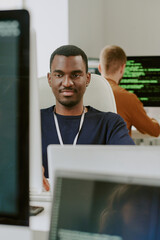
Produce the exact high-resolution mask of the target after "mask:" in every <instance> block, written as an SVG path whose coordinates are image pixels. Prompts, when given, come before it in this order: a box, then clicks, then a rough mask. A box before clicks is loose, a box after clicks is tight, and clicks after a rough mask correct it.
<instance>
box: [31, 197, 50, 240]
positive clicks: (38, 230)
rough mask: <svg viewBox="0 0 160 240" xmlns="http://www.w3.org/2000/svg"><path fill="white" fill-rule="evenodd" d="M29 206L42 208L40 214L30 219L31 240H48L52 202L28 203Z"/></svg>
mask: <svg viewBox="0 0 160 240" xmlns="http://www.w3.org/2000/svg"><path fill="white" fill-rule="evenodd" d="M30 205H31V206H42V207H44V210H43V211H42V212H41V213H39V214H38V215H36V216H31V217H30V228H31V230H32V231H33V240H48V234H49V228H50V217H51V208H52V202H51V201H37V202H36V201H30Z"/></svg>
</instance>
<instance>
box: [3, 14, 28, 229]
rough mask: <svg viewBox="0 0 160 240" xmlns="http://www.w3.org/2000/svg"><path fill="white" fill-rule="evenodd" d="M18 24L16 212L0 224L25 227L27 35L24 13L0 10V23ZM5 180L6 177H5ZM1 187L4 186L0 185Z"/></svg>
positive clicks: (26, 203)
mask: <svg viewBox="0 0 160 240" xmlns="http://www.w3.org/2000/svg"><path fill="white" fill-rule="evenodd" d="M7 20H17V21H18V22H19V23H20V31H21V34H20V36H19V37H20V43H19V46H18V50H19V56H18V58H19V66H18V98H17V99H18V147H17V148H18V149H17V152H18V184H19V185H18V196H17V203H18V211H17V213H16V214H15V215H9V214H1V213H0V224H11V225H22V226H28V225H29V39H30V37H29V35H30V34H29V32H30V30H29V29H30V20H29V13H28V11H26V10H6V11H5V10H4V11H0V21H7ZM8 177H9V176H8ZM0 184H4V183H2V182H1V183H0Z"/></svg>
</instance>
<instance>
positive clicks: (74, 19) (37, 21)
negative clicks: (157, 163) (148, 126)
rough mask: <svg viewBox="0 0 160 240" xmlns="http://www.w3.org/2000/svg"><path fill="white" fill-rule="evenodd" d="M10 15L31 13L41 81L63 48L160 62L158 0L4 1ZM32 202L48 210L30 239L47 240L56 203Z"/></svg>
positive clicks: (151, 141) (35, 220) (35, 219)
mask: <svg viewBox="0 0 160 240" xmlns="http://www.w3.org/2000/svg"><path fill="white" fill-rule="evenodd" d="M10 9H27V10H28V11H29V13H30V17H31V28H32V29H33V30H34V32H35V34H36V51H37V53H36V62H37V79H39V78H42V77H44V76H46V74H47V72H48V71H49V58H50V54H51V53H52V52H53V50H54V49H56V48H57V47H59V46H61V45H64V44H74V45H77V46H79V47H80V48H82V49H83V50H84V51H85V52H86V54H87V56H88V57H89V58H94V59H97V58H98V57H99V52H100V50H101V49H102V48H103V47H104V46H105V45H110V44H114V45H119V46H121V47H122V48H123V49H124V50H125V52H126V54H127V56H160V47H159V42H160V31H159V28H160V27H159V21H160V15H159V9H160V2H159V1H158V0H154V1H150V0H141V1H138V0H135V1H131V0H120V1H117V0H60V1H57V0H48V1H42V0H35V1H32V0H17V1H16V0H14V1H10V0H5V1H2V2H1V3H0V10H10ZM134 136H135V138H134V140H135V142H136V144H137V145H145V146H148V147H149V149H152V148H150V147H151V145H155V146H157V147H158V146H159V145H160V139H159V138H153V137H150V136H146V135H144V136H143V135H142V134H140V133H137V132H136V131H135V135H134ZM153 148H154V147H153ZM144 149H145V148H144ZM153 158H154V154H153ZM143 160H144V161H145V159H143ZM137 168H138V165H137ZM148 181H149V180H148ZM97 185H98V184H97ZM87 186H88V185H87ZM86 188H87V187H86ZM97 189H98V188H97ZM87 191H88V189H87ZM97 191H98V190H97ZM31 202H32V204H33V205H35V206H36V205H40V206H42V207H44V210H43V211H42V212H41V213H39V214H38V215H37V216H32V217H30V226H29V228H30V230H31V231H32V233H31V234H30V233H29V235H28V239H27V238H26V239H27V240H29V239H33V240H37V239H39V240H48V239H49V231H50V216H51V212H52V198H51V197H50V195H49V194H48V195H47V194H46V196H43V197H39V198H35V199H34V198H33V199H32V201H31ZM63 204H64V205H65V203H63ZM83 207H84V208H85V206H83ZM84 211H85V210H84ZM7 227H8V226H6V231H7V229H8V228H7ZM0 231H1V228H0ZM17 231H19V229H18V228H17ZM15 236H16V235H15ZM22 236H23V233H22ZM22 236H21V237H22ZM84 237H86V236H84ZM12 238H13V239H15V238H14V236H13V237H12Z"/></svg>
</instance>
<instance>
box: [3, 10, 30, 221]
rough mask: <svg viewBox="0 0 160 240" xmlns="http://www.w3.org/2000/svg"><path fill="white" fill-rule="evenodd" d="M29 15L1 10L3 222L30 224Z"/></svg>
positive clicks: (25, 12) (20, 11) (16, 11)
mask: <svg viewBox="0 0 160 240" xmlns="http://www.w3.org/2000/svg"><path fill="white" fill-rule="evenodd" d="M28 135H29V14H28V12H27V11H25V10H10V11H0V184H1V188H0V189H1V190H0V223H2V224H5V223H7V224H14V225H28V224H29V217H28V202H29V196H28V195H29V189H28V185H29V184H28V182H29V179H28V178H29V172H28V162H29V140H28V137H29V136H28Z"/></svg>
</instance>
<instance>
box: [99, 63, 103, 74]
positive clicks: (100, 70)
mask: <svg viewBox="0 0 160 240" xmlns="http://www.w3.org/2000/svg"><path fill="white" fill-rule="evenodd" d="M98 71H99V72H100V73H102V69H101V64H100V63H99V64H98Z"/></svg>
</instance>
